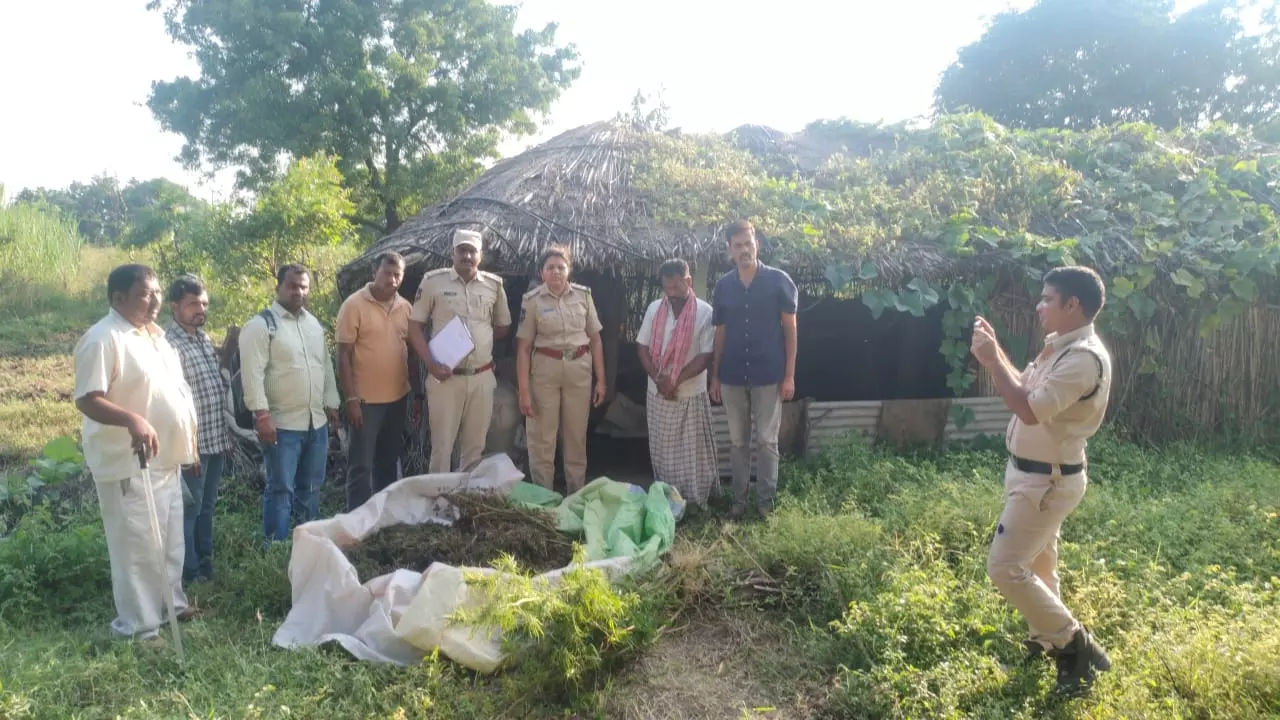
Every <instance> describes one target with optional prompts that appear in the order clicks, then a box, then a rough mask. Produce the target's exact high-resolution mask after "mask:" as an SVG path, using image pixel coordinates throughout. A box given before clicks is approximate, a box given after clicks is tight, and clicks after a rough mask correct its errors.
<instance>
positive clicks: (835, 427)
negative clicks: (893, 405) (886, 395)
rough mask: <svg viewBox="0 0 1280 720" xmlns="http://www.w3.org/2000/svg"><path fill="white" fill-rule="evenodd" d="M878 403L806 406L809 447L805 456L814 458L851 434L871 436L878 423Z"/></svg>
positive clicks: (816, 404)
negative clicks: (813, 456)
mask: <svg viewBox="0 0 1280 720" xmlns="http://www.w3.org/2000/svg"><path fill="white" fill-rule="evenodd" d="M880 408H881V403H880V401H879V400H865V401H855V402H815V403H810V404H809V444H808V446H807V447H806V448H805V454H807V455H816V454H817V453H820V452H822V450H823V449H825V448H826V447H828V446H829V445H831V444H832V443H833V442H837V441H839V440H840V439H841V438H844V437H846V436H847V435H849V433H852V432H855V431H856V432H861V433H866V434H871V433H874V432H875V431H876V425H877V424H879V422H880Z"/></svg>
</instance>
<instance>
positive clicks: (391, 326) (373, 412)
mask: <svg viewBox="0 0 1280 720" xmlns="http://www.w3.org/2000/svg"><path fill="white" fill-rule="evenodd" d="M403 280H404V258H403V257H401V256H400V255H399V253H393V252H392V253H383V254H382V255H379V256H378V259H377V262H376V263H375V265H374V272H373V282H370V283H368V284H366V285H365V286H364V287H363V288H361V289H360V290H358V291H356V292H354V293H352V294H351V296H350V297H348V298H347V299H346V300H345V301H343V303H342V307H341V308H340V309H339V310H338V326H337V328H336V329H335V331H334V334H335V335H336V339H337V341H338V379H339V381H340V382H341V383H342V392H343V393H344V394H345V395H346V399H345V400H344V402H345V404H346V410H347V425H348V426H349V432H350V438H351V445H350V448H349V450H348V453H347V510H348V511H351V510H354V509H356V508H357V507H359V506H361V505H363V504H364V502H365V501H366V500H368V499H369V497H370V496H371V495H372V494H373V493H376V492H379V491H381V490H382V489H383V488H385V487H387V486H388V485H390V484H391V483H393V482H395V481H396V480H397V479H399V477H400V462H401V460H402V458H403V455H404V448H405V419H406V417H407V415H408V414H410V413H411V414H412V415H413V419H414V422H415V423H416V422H417V418H418V414H419V412H420V410H421V407H422V405H421V403H422V379H421V378H420V377H418V372H417V363H415V362H413V355H412V354H411V353H410V352H409V312H410V310H411V306H410V304H409V301H408V300H405V299H404V298H402V297H400V293H399V290H400V283H401V281H403ZM410 387H412V388H413V390H414V399H413V402H412V404H410V403H408V402H407V400H408V398H409V388H410Z"/></svg>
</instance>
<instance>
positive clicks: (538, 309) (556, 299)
mask: <svg viewBox="0 0 1280 720" xmlns="http://www.w3.org/2000/svg"><path fill="white" fill-rule="evenodd" d="M600 328H601V325H600V317H599V316H598V315H596V304H595V301H593V300H592V299H591V288H589V287H587V286H586V285H578V284H577V283H569V286H568V287H567V288H565V291H564V292H563V293H561V294H560V295H559V296H556V295H553V294H552V293H551V290H550V289H548V288H547V286H546V285H539V286H538V287H536V288H534V289H532V290H530V291H529V292H527V293H525V294H524V299H523V301H522V303H521V305H520V328H519V329H518V330H517V331H516V337H518V338H520V339H521V340H529V341H531V342H532V343H533V346H534V347H545V348H551V349H553V350H572V349H574V348H580V347H582V346H583V345H587V344H589V343H590V339H589V338H588V337H587V333H598V332H600Z"/></svg>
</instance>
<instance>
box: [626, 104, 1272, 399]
mask: <svg viewBox="0 0 1280 720" xmlns="http://www.w3.org/2000/svg"><path fill="white" fill-rule="evenodd" d="M845 125H846V127H847V131H848V137H849V138H850V140H849V143H848V146H849V147H848V150H847V151H846V152H836V153H835V154H832V155H830V156H829V157H827V158H826V160H825V161H823V162H821V164H819V165H817V166H816V167H808V168H806V167H802V166H800V164H799V163H795V162H791V163H790V164H788V162H787V160H788V154H789V153H790V154H791V157H792V158H794V157H795V155H796V154H797V147H796V146H790V147H788V146H787V145H786V143H783V144H781V145H778V146H775V147H774V148H772V149H766V150H764V151H761V150H760V149H759V148H755V149H754V152H753V153H752V152H747V151H745V150H740V149H738V148H736V147H735V146H734V145H733V144H732V143H731V142H730V141H728V140H725V139H723V138H718V137H707V136H676V137H672V136H667V135H655V136H651V141H650V142H647V143H644V145H643V148H642V150H641V151H640V152H638V153H637V155H636V162H635V172H634V177H633V180H632V183H633V186H634V187H636V189H638V190H639V191H640V192H641V194H642V196H643V197H645V199H646V201H647V203H648V207H649V210H650V212H651V214H652V216H653V220H654V221H655V222H658V223H663V224H666V225H669V226H673V227H680V228H684V229H687V230H688V231H689V232H691V233H707V234H709V233H712V232H714V231H715V229H716V228H718V227H721V226H723V224H724V223H725V222H727V219H730V218H736V217H748V218H751V219H752V220H753V221H754V222H755V223H756V225H757V227H759V228H760V229H761V231H762V232H763V233H764V234H765V235H766V236H767V237H768V238H770V240H771V241H772V250H773V261H774V262H776V263H778V264H781V265H783V266H786V267H790V268H796V269H802V268H803V269H813V270H815V271H821V272H822V274H823V276H824V277H825V278H826V280H827V281H828V283H829V284H830V286H831V289H832V292H833V293H834V294H837V295H842V296H849V297H856V296H860V297H861V299H862V302H863V303H864V304H865V305H866V306H867V307H868V308H869V309H870V310H871V312H872V314H873V315H874V316H876V317H879V316H880V315H881V314H882V313H884V312H906V313H911V314H913V315H916V316H923V315H924V314H925V312H927V311H928V310H929V309H930V308H931V307H933V306H935V305H938V304H940V303H945V305H946V308H947V309H946V311H945V313H944V316H943V328H944V338H945V339H944V341H943V343H942V347H941V352H942V354H943V355H944V356H945V357H946V358H947V361H948V363H949V365H950V367H951V373H950V375H949V377H948V385H949V387H950V388H951V390H952V391H953V392H954V393H955V394H956V395H957V396H961V395H964V394H965V393H966V392H967V391H968V390H969V389H970V387H971V386H972V385H973V382H974V377H975V375H974V371H973V364H972V363H971V362H970V359H969V354H968V343H967V336H968V331H969V328H970V326H971V325H972V319H973V316H974V315H975V314H978V313H985V312H987V309H988V304H989V303H990V302H991V300H992V299H993V298H994V297H996V296H997V295H999V294H1009V293H1011V292H1025V294H1026V297H1025V298H1023V299H1024V301H1025V302H1027V303H1030V302H1031V301H1032V300H1031V299H1032V298H1036V297H1038V296H1039V293H1040V282H1041V278H1042V277H1043V275H1044V273H1045V272H1047V271H1048V270H1049V269H1051V268H1053V267H1056V266H1059V265H1063V264H1070V263H1083V264H1087V265H1089V266H1091V267H1094V268H1096V269H1097V270H1098V271H1099V272H1100V273H1102V275H1103V277H1104V278H1105V279H1106V281H1107V290H1108V308H1109V311H1108V312H1107V313H1106V314H1104V316H1103V318H1102V320H1101V321H1100V322H1101V323H1102V324H1103V325H1104V328H1105V329H1106V331H1107V332H1108V333H1111V334H1117V335H1119V334H1126V333H1138V334H1142V333H1149V332H1151V321H1152V319H1153V318H1154V317H1155V315H1156V314H1157V311H1159V310H1161V309H1163V310H1166V311H1171V312H1176V313H1177V314H1178V315H1179V316H1180V317H1181V318H1185V320H1186V321H1188V322H1192V321H1193V322H1196V323H1198V327H1199V331H1200V333H1201V334H1202V336H1205V337H1208V336H1211V335H1212V333H1213V332H1214V331H1215V329H1217V328H1219V327H1220V326H1221V325H1222V324H1223V323H1224V322H1225V321H1227V320H1229V319H1231V318H1232V317H1234V316H1236V315H1238V314H1239V313H1241V312H1243V311H1245V310H1246V309H1247V308H1249V307H1251V306H1255V305H1256V304H1258V303H1263V302H1275V301H1276V299H1275V298H1274V297H1267V295H1268V293H1270V292H1274V290H1269V288H1274V287H1275V286H1276V283H1275V276H1276V272H1277V267H1278V265H1280V223H1278V222H1277V212H1278V211H1280V148H1277V147H1275V146H1270V145H1266V144H1264V143H1261V142H1258V141H1256V140H1254V139H1253V138H1252V136H1251V135H1250V134H1249V132H1248V131H1239V130H1233V129H1230V128H1227V127H1225V126H1214V127H1210V128H1208V129H1205V130H1201V131H1198V132H1191V131H1177V132H1164V131H1160V130H1158V129H1156V128H1154V127H1153V126H1150V125H1143V124H1127V125H1120V126H1117V127H1111V128H1101V129H1097V130H1093V131H1089V132H1071V131H1056V130H1038V131H1022V130H1018V131H1013V130H1009V129H1006V128H1004V127H1002V126H1000V125H999V124H997V123H995V122H994V121H993V120H991V119H990V118H988V117H986V116H984V115H981V114H966V115H952V116H945V117H942V118H940V119H938V120H937V121H936V122H935V123H934V124H933V125H931V126H929V127H927V128H922V129H916V130H908V129H905V128H903V127H902V126H895V127H894V128H892V129H891V130H892V132H889V131H888V130H886V131H885V133H881V140H885V138H888V137H892V138H893V139H894V141H895V142H896V147H886V145H887V140H886V141H885V142H879V143H877V144H876V145H875V146H866V145H864V144H860V143H861V141H862V140H863V139H865V137H866V136H867V126H865V125H857V124H854V123H846V124H845ZM820 129H821V130H822V133H821V135H822V137H823V140H824V141H825V142H828V143H830V142H832V141H833V138H834V139H835V141H836V142H837V143H838V140H839V138H840V133H841V124H840V123H834V124H833V123H823V124H822V127H821V128H820ZM862 147H866V148H868V149H866V150H863V151H859V148H862ZM807 149H811V148H807ZM766 168H768V170H766ZM999 330H1001V328H1000V327H999V326H998V325H997V331H999ZM1148 344H1149V345H1152V346H1153V347H1154V345H1155V343H1154V342H1150V341H1149V342H1148ZM1009 349H1010V351H1011V352H1012V353H1013V354H1015V355H1021V356H1023V358H1022V359H1025V353H1026V348H1025V347H1023V348H1009ZM1159 368H1160V357H1159V353H1155V352H1153V353H1150V354H1148V356H1146V357H1145V358H1144V360H1143V362H1142V367H1141V371H1142V372H1155V371H1157V370H1159ZM956 419H957V421H958V422H960V421H963V420H964V418H963V417H957V418H956Z"/></svg>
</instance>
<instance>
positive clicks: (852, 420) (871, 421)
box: [711, 397, 1013, 477]
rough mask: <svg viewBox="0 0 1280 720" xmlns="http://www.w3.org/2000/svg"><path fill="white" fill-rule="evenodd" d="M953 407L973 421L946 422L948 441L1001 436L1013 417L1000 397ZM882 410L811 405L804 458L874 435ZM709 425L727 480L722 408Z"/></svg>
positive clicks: (875, 403) (870, 405)
mask: <svg viewBox="0 0 1280 720" xmlns="http://www.w3.org/2000/svg"><path fill="white" fill-rule="evenodd" d="M955 404H957V405H964V406H967V407H969V408H970V409H972V410H973V414H974V417H973V420H971V421H969V422H968V423H966V424H965V426H964V428H963V429H961V428H957V427H956V425H955V422H954V421H952V420H951V419H950V418H948V420H947V426H946V429H945V430H944V433H945V437H946V439H948V440H969V439H972V438H975V437H977V436H978V435H983V434H986V435H996V436H1003V435H1004V431H1005V427H1006V426H1008V424H1009V418H1011V417H1012V416H1013V413H1012V412H1010V411H1009V409H1008V408H1006V407H1005V405H1004V401H1003V400H1001V399H1000V398H999V397H977V398H961V399H959V400H956V401H955ZM881 407H882V403H881V402H880V401H879V400H865V401H852V402H814V403H810V404H809V410H808V418H807V422H808V426H809V428H808V438H809V441H808V445H807V446H806V448H805V452H806V454H808V455H815V454H817V453H820V452H822V450H823V449H824V448H826V447H829V446H830V445H831V444H832V443H834V442H837V441H839V440H840V439H841V438H843V437H845V436H847V435H848V434H849V433H851V432H861V433H865V434H874V433H875V431H876V426H877V425H878V424H879V422H880V409H881ZM711 423H712V427H713V428H714V430H715V435H716V454H717V459H718V464H719V466H720V476H721V477H729V476H730V475H731V474H732V469H731V467H730V465H729V421H728V417H727V416H726V415H725V411H724V406H722V405H713V406H711ZM755 459H756V453H755V451H752V453H751V463H752V466H753V467H754V465H755Z"/></svg>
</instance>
